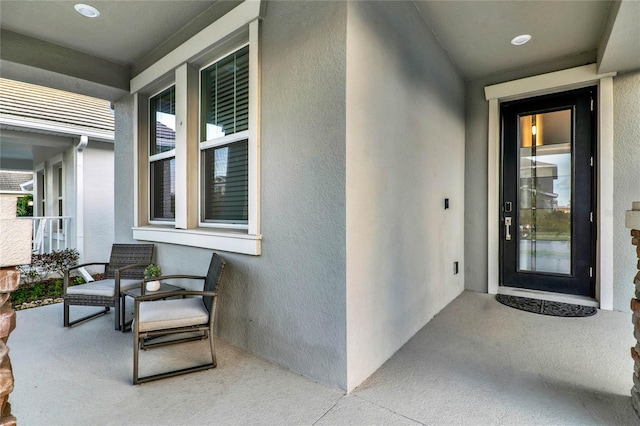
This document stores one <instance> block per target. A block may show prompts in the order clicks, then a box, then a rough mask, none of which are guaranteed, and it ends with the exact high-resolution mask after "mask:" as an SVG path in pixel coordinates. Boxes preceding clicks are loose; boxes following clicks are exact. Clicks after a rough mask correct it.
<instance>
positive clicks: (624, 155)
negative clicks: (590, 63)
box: [613, 71, 640, 311]
mask: <svg viewBox="0 0 640 426" xmlns="http://www.w3.org/2000/svg"><path fill="white" fill-rule="evenodd" d="M613 120H614V128H613V161H614V169H613V182H614V191H613V217H614V222H613V232H614V234H613V249H614V253H613V282H614V289H613V306H614V309H617V310H622V311H627V310H629V299H631V298H632V297H633V285H632V282H633V277H634V275H635V274H636V273H637V269H636V267H635V266H636V263H637V261H636V257H637V256H636V254H635V251H634V250H633V246H631V245H629V238H630V236H629V230H628V229H627V228H625V227H624V214H625V211H626V210H630V209H631V203H632V202H633V201H638V200H640V71H636V72H633V73H625V74H620V75H618V76H616V77H615V78H614V79H613Z"/></svg>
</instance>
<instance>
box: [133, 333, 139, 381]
mask: <svg viewBox="0 0 640 426" xmlns="http://www.w3.org/2000/svg"><path fill="white" fill-rule="evenodd" d="M139 352H140V341H139V340H138V330H137V329H134V330H133V384H134V385H137V384H138V356H139V355H140V353H139Z"/></svg>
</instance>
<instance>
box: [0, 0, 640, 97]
mask: <svg viewBox="0 0 640 426" xmlns="http://www.w3.org/2000/svg"><path fill="white" fill-rule="evenodd" d="M75 3H76V1H52V0H47V1H22V0H17V1H16V0H2V3H1V8H2V13H1V14H0V29H1V30H2V38H1V45H0V47H1V49H0V59H1V60H2V61H1V63H0V65H1V66H2V74H3V76H4V77H8V78H13V79H18V80H22V81H27V82H32V83H36V84H43V85H47V86H49V87H56V88H61V89H63V90H70V91H76V92H78V93H83V94H87V95H90V96H94V97H100V98H103V99H109V100H112V101H114V100H117V99H118V98H119V97H121V96H122V95H124V94H126V93H127V91H128V84H129V79H130V78H131V75H132V74H134V75H135V74H136V73H138V72H140V71H141V70H142V69H144V68H146V66H148V65H149V64H150V63H152V62H153V61H155V60H157V59H159V58H160V57H161V56H162V55H163V54H164V53H166V50H167V49H170V48H174V47H176V46H178V45H179V44H180V43H182V42H183V41H184V40H186V39H187V38H188V37H190V36H191V35H193V34H195V32H197V31H199V30H200V29H202V28H204V27H205V26H206V25H208V24H209V23H210V22H212V20H213V19H215V17H216V16H220V14H223V13H225V12H226V11H227V10H230V9H231V8H232V7H234V5H235V4H237V3H239V2H238V1H204V0H197V1H190V0H180V1H166V0H146V1H114V0H92V1H90V2H89V3H91V4H93V5H94V6H96V7H97V8H98V9H99V10H100V11H101V15H100V17H98V18H95V19H89V18H84V17H82V16H80V15H79V14H78V13H76V12H75V11H74V9H73V5H74V4H75ZM414 3H415V5H416V7H417V9H418V10H419V11H420V13H421V14H422V15H423V16H424V19H425V21H426V22H427V23H428V25H429V26H430V27H431V28H432V30H433V31H434V33H435V34H436V36H437V37H438V39H439V41H440V43H441V45H442V46H443V48H444V49H445V50H446V51H447V53H448V55H449V56H450V58H451V59H452V61H453V62H454V64H455V65H456V67H457V68H458V70H459V72H460V74H461V75H462V76H463V78H465V79H467V80H470V79H475V78H482V77H486V76H488V75H492V74H496V73H500V72H502V71H506V70H511V69H515V68H522V67H527V66H530V65H533V64H539V63H544V62H551V61H554V60H557V59H559V58H563V57H567V56H572V55H578V54H584V53H585V52H589V53H591V54H592V57H593V61H596V59H597V60H598V63H599V67H600V71H601V72H604V71H626V70H633V69H640V49H638V47H637V46H638V42H639V41H640V26H638V25H637V22H638V21H640V2H638V1H634V0H623V1H621V2H618V1H610V0H595V1H586V0H584V1H570V2H568V1H537V0H524V1H485V0H480V1H426V0H414ZM268 13H269V12H268V7H267V12H266V16H268ZM523 33H529V34H531V35H532V36H533V40H532V41H531V42H530V43H528V44H526V45H524V46H521V47H514V46H512V45H511V44H510V43H509V42H510V40H511V39H512V38H513V37H514V36H516V35H518V34H523ZM60 57H64V58H65V59H66V61H60V60H59V59H60ZM61 76H64V77H66V78H63V79H61V78H60V77H61Z"/></svg>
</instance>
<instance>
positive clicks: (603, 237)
mask: <svg viewBox="0 0 640 426" xmlns="http://www.w3.org/2000/svg"><path fill="white" fill-rule="evenodd" d="M616 74H617V73H615V72H612V73H606V74H598V72H597V65H596V64H591V65H585V66H582V67H577V68H570V69H567V70H562V71H557V72H552V73H548V74H541V75H537V76H533V77H528V78H523V79H520V80H513V81H509V82H506V83H500V84H494V85H490V86H486V87H485V88H484V91H485V98H486V100H487V101H488V102H489V126H488V132H489V134H488V158H487V162H488V164H487V168H488V198H487V201H488V206H487V262H488V265H487V272H488V274H487V275H488V276H487V279H488V293H489V294H497V293H498V292H500V293H506V294H517V295H520V296H526V297H532V298H543V297H544V298H546V297H549V298H551V299H554V300H558V301H565V302H570V303H571V302H573V303H580V304H583V305H590V306H596V307H599V308H600V309H606V310H613V77H614V76H615V75H616ZM588 86H597V87H598V102H597V109H598V111H597V112H598V113H597V144H596V151H597V152H596V159H597V161H596V162H597V164H596V166H597V171H596V181H595V182H594V183H595V185H596V188H597V199H596V204H597V205H596V216H597V231H596V240H597V242H596V298H595V300H594V299H591V298H587V297H582V296H570V295H560V294H555V293H544V292H539V291H533V290H523V289H515V288H510V287H504V286H502V285H501V284H502V283H501V282H500V229H501V228H500V225H501V223H500V172H501V167H500V144H501V130H500V102H504V101H511V100H516V99H524V98H529V97H533V96H538V95H545V94H550V93H556V92H561V91H566V90H571V89H578V88H583V87H588Z"/></svg>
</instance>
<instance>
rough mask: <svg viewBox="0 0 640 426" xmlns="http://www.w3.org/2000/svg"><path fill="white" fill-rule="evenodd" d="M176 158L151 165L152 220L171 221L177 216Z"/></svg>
mask: <svg viewBox="0 0 640 426" xmlns="http://www.w3.org/2000/svg"><path fill="white" fill-rule="evenodd" d="M175 170H176V161H175V158H168V159H165V160H158V161H154V162H153V163H151V186H152V194H151V199H152V202H151V204H152V205H151V219H152V220H170V219H174V218H175V217H176V215H175V205H176V204H175V193H176V191H175V181H176V179H175Z"/></svg>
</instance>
